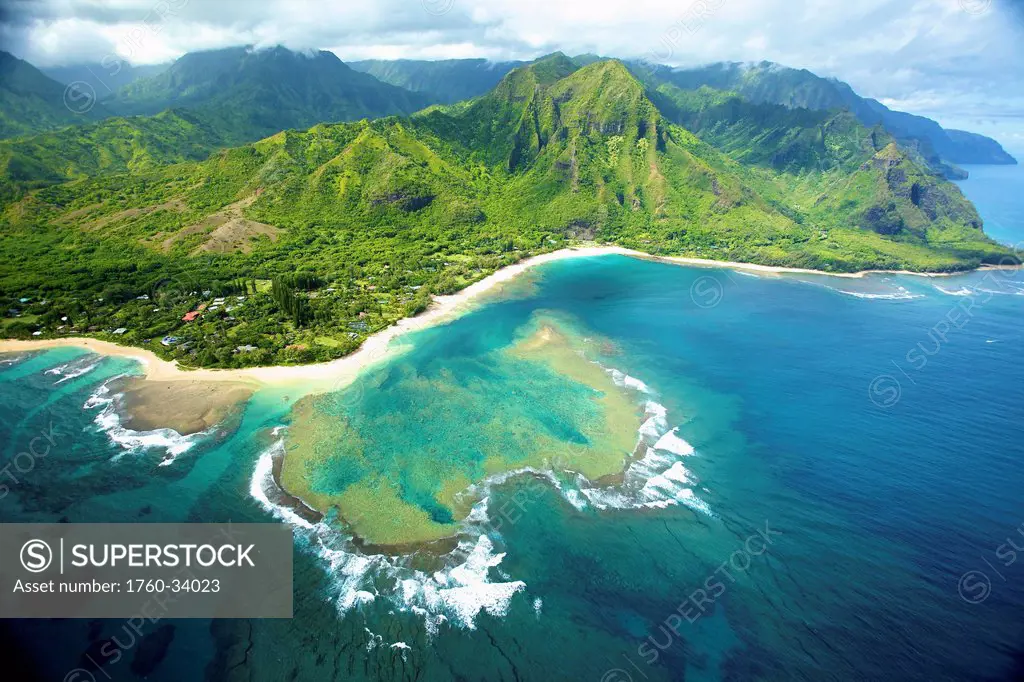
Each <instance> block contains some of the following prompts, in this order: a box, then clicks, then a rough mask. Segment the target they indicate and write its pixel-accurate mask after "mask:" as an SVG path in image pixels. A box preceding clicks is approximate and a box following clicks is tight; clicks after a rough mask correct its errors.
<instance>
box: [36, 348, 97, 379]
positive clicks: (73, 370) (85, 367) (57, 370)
mask: <svg viewBox="0 0 1024 682" xmlns="http://www.w3.org/2000/svg"><path fill="white" fill-rule="evenodd" d="M101 362H103V358H102V356H99V355H94V354H92V353H90V354H88V355H85V356H83V357H81V358H77V359H75V360H72V361H71V362H67V363H65V364H63V365H58V366H57V367H53V368H51V369H48V370H46V372H45V373H46V374H53V375H56V376H59V377H60V379H58V380H57V381H56V382H55V383H54V386H57V385H59V384H63V383H64V382H65V381H69V380H71V379H77V378H78V377H80V376H83V375H85V374H88V373H89V372H91V371H93V370H94V369H96V368H97V367H99V366H100V363H101Z"/></svg>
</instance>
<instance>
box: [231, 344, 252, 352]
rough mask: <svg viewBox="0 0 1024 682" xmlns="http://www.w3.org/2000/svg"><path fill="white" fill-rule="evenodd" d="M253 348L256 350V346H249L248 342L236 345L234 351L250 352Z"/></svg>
mask: <svg viewBox="0 0 1024 682" xmlns="http://www.w3.org/2000/svg"><path fill="white" fill-rule="evenodd" d="M254 350H257V349H256V346H250V345H248V344H246V345H244V346H236V347H235V352H236V353H251V352H252V351H254Z"/></svg>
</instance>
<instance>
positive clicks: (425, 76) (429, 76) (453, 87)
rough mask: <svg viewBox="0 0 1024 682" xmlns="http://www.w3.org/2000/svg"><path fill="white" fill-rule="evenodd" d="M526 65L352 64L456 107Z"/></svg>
mask: <svg viewBox="0 0 1024 682" xmlns="http://www.w3.org/2000/svg"><path fill="white" fill-rule="evenodd" d="M524 63H525V62H492V61H488V60H486V59H443V60H439V61H426V60H417V59H394V60H391V59H367V60H365V61H358V62H348V65H349V66H351V67H352V68H353V69H355V70H356V71H362V72H363V73H368V74H370V75H371V76H373V77H375V78H377V79H378V80H380V81H383V82H385V83H390V84H391V85H396V86H398V87H400V88H405V89H406V90H412V91H413V92H420V93H423V94H425V95H427V96H429V97H430V98H431V99H432V100H434V101H435V102H439V103H442V104H454V103H455V102H461V101H462V100H466V99H472V98H474V97H479V96H480V95H482V94H484V93H485V92H488V91H489V90H491V88H493V87H494V86H496V85H497V84H498V82H499V81H501V79H502V78H504V77H505V74H507V73H508V72H509V71H511V70H512V69H515V68H517V67H520V66H522V65H523V64H524Z"/></svg>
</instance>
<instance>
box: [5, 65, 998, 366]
mask: <svg viewBox="0 0 1024 682" xmlns="http://www.w3.org/2000/svg"><path fill="white" fill-rule="evenodd" d="M652 97H653V98H654V99H655V100H656V101H658V102H659V103H660V105H661V108H660V109H659V106H656V105H655V103H654V102H653V101H652V99H651V98H652ZM730 101H731V100H730V98H729V96H727V95H723V94H714V93H704V96H702V98H701V99H700V100H699V101H695V102H689V103H687V101H686V99H685V97H684V96H682V95H679V94H678V93H672V92H667V93H660V94H659V93H648V92H646V91H645V90H644V88H643V86H641V84H640V83H639V82H637V81H636V80H635V79H634V78H633V77H632V76H630V74H629V73H628V72H627V70H626V69H625V67H624V66H623V65H622V64H620V63H618V62H614V61H605V62H596V63H594V64H590V65H588V66H587V67H584V68H582V69H578V70H577V69H576V67H575V65H574V64H573V63H572V62H571V61H569V60H568V59H566V58H565V57H564V56H561V55H556V56H553V57H551V58H549V59H546V60H542V61H541V62H538V63H537V64H534V65H533V66H531V67H529V68H523V69H518V70H516V71H513V72H511V73H510V74H509V75H508V76H507V77H506V78H505V79H504V80H503V81H502V82H501V83H500V84H499V86H498V87H497V88H495V90H494V91H493V92H492V93H491V94H489V95H488V96H486V97H483V98H479V99H477V100H474V101H472V102H469V103H462V104H458V105H453V106H451V107H441V108H433V109H431V110H429V111H427V112H424V113H423V114H420V115H417V116H415V117H413V118H412V119H398V118H388V119H381V120H377V121H373V122H367V121H362V122H359V123H352V124H334V125H318V126H315V127H313V128H311V129H309V130H308V131H303V132H295V131H285V132H282V133H279V134H277V135H274V136H272V137H269V138H267V139H264V140H261V141H260V142H257V143H254V144H251V145H247V146H245V147H239V148H235V149H228V150H224V151H222V152H220V153H218V154H217V155H215V156H214V157H213V158H211V159H209V160H207V161H204V162H200V163H195V162H188V163H180V164H177V165H173V166H169V167H153V166H150V165H147V164H141V165H140V166H139V167H138V169H137V170H136V172H134V173H131V174H121V175H114V176H109V177H101V178H93V179H81V180H76V181H73V182H70V183H67V184H63V185H58V186H54V187H49V188H45V189H42V190H39V191H36V192H34V193H33V194H31V195H30V196H28V197H26V198H24V199H21V200H20V201H18V202H15V203H12V204H10V205H9V206H8V207H7V208H6V210H5V212H4V214H3V220H4V222H5V223H7V224H8V226H9V229H7V230H5V231H4V232H3V234H2V235H0V253H2V254H3V261H2V262H3V263H5V264H6V267H5V268H4V269H3V270H0V294H2V295H3V297H4V300H0V307H2V308H3V309H8V308H12V307H13V308H16V309H18V310H20V311H22V312H23V313H24V314H25V315H26V316H27V315H37V316H39V317H38V318H37V319H36V321H35V322H34V323H33V324H27V323H25V319H27V318H8V319H7V320H5V324H6V328H5V334H6V335H25V334H28V333H29V332H30V331H31V330H33V329H35V328H36V327H35V325H36V324H38V325H42V326H43V328H44V329H46V331H47V333H51V332H53V330H54V328H55V327H56V326H58V325H59V324H60V322H59V320H60V318H61V317H63V316H65V315H67V316H69V317H70V318H71V319H70V321H69V322H68V323H66V325H67V329H66V331H65V333H70V332H77V333H80V332H82V331H89V330H95V331H99V330H102V329H110V328H114V327H120V326H124V327H127V328H128V329H129V332H128V333H127V334H126V335H124V336H123V337H117V338H118V339H119V340H123V341H126V342H130V343H136V344H145V345H147V347H150V348H152V349H154V350H156V351H158V352H160V353H161V354H163V355H164V356H173V357H178V358H179V359H182V360H184V361H185V362H188V363H191V364H202V365H220V366H239V365H248V364H265V363H270V362H297V361H311V360H316V359H326V358H329V357H337V356H338V355H342V354H344V353H346V352H349V351H350V350H351V349H352V348H354V347H355V346H356V345H357V344H358V343H359V342H360V341H361V339H362V338H364V337H365V336H366V335H367V334H369V333H372V332H373V331H374V330H375V329H378V328H382V327H383V326H386V325H388V324H390V323H391V322H393V321H394V320H396V319H398V318H400V317H402V316H405V315H408V314H411V313H413V312H415V311H416V310H419V309H421V308H422V307H423V306H424V305H425V304H426V302H427V301H428V295H429V293H446V292H451V291H455V290H457V289H459V288H461V287H463V286H465V285H466V284H468V283H469V282H471V281H475V280H477V279H479V278H481V277H483V276H485V275H486V274H488V273H490V272H492V271H493V270H494V269H496V268H498V267H500V266H502V265H504V264H508V263H511V262H514V261H516V260H518V259H520V258H522V257H523V256H525V255H528V254H530V253H536V252H539V251H544V250H550V249H554V248H557V247H558V246H560V245H563V244H566V243H569V242H571V241H573V240H577V239H598V240H605V241H610V242H616V243H619V244H622V245H624V246H629V247H633V248H637V249H641V250H644V251H648V252H656V253H663V254H685V255H696V256H702V257H711V258H719V259H736V260H747V261H754V262H762V263H771V264H779V265H797V266H807V267H818V268H822V269H831V270H856V269H864V268H870V267H888V268H908V269H939V270H943V269H945V270H948V269H958V268H967V267H973V266H976V265H978V264H979V263H981V262H982V261H983V260H994V259H998V258H999V257H1001V256H1002V255H1003V254H1005V253H1006V250H1005V249H1003V248H1001V247H999V246H997V245H995V244H993V243H992V242H990V241H988V240H987V239H986V238H985V237H984V235H983V234H982V233H981V231H980V230H979V229H977V228H976V227H972V224H974V223H975V222H976V221H977V215H976V214H975V213H974V210H973V208H972V207H971V206H970V204H969V203H968V202H966V200H964V199H963V198H962V196H960V194H959V191H958V190H957V189H956V188H955V187H954V186H952V185H950V184H948V183H945V182H943V181H940V180H938V179H936V178H934V177H933V176H930V175H928V174H927V173H925V172H924V171H922V170H921V169H920V168H919V167H918V166H917V165H916V164H914V162H913V161H912V160H910V159H908V158H907V157H905V156H904V155H903V154H902V153H901V152H899V150H898V149H896V148H895V147H894V146H893V145H892V144H890V142H889V141H888V140H887V139H886V138H884V137H883V136H881V135H879V134H878V132H877V131H869V130H867V129H864V128H863V127H861V126H859V124H857V123H856V122H855V121H852V120H849V119H844V118H842V117H840V118H836V117H830V115H828V114H824V113H821V114H820V115H821V118H820V119H813V120H811V119H808V120H803V119H800V120H796V119H791V118H786V117H785V116H783V115H782V114H780V113H778V112H776V113H774V114H773V113H772V112H770V111H760V110H758V111H757V112H743V111H742V110H739V111H732V112H731V113H730V111H729V110H727V109H722V108H721V107H722V106H726V107H729V106H737V105H736V104H734V103H732V104H730ZM798 115H800V116H805V115H809V114H798ZM815 115H818V114H817V113H815ZM773 116H774V118H773ZM688 117H689V118H688ZM698 118H700V121H698V120H697V119H698ZM673 121H679V122H684V121H689V123H690V125H692V126H694V127H695V129H696V130H697V132H699V133H701V135H702V136H703V137H704V138H705V139H703V140H702V139H700V138H699V137H698V136H696V135H694V134H693V133H692V132H689V131H688V130H686V129H685V128H683V127H682V126H680V125H678V123H676V122H673ZM744 140H746V141H747V142H746V143H745V144H744V142H743V141H744ZM771 150H776V152H777V153H774V154H773V153H772V151H771ZM915 185H916V186H917V189H916V190H914V189H913V187H914V186H915ZM240 200H242V201H243V204H244V208H236V209H227V210H237V211H241V212H242V213H244V215H245V217H246V218H247V219H248V220H251V221H258V222H259V223H265V224H268V225H273V226H275V227H277V228H280V229H281V230H283V232H282V233H281V236H280V238H279V239H277V241H271V239H270V238H268V237H267V236H257V234H258V233H255V232H254V233H252V236H251V238H250V240H249V241H248V243H246V247H247V248H246V249H245V251H248V252H242V251H241V250H239V251H237V252H235V253H230V254H215V253H209V252H206V251H203V250H202V245H203V243H204V242H205V241H206V240H207V239H208V232H210V230H212V229H214V228H215V227H216V226H217V225H218V224H220V223H218V222H217V216H221V217H223V216H225V215H227V213H226V209H225V207H228V206H232V205H235V204H236V202H239V201H240ZM243 204H239V205H238V206H239V207H241V206H242V205H243ZM243 223H244V221H243V222H242V223H240V224H243ZM243 227H244V224H243ZM240 229H241V228H240ZM882 232H885V233H886V234H881V233H882ZM244 234H245V232H244V230H243V235H244ZM300 272H301V273H305V275H306V277H304V278H298V279H296V278H295V275H296V273H300ZM289 278H291V279H289ZM275 279H276V280H277V283H276V285H275V286H272V283H271V281H270V280H275ZM305 280H310V281H312V283H310V282H308V281H305ZM281 289H287V290H289V291H292V292H295V293H294V297H295V298H298V299H301V303H300V304H299V305H300V307H304V309H303V314H300V315H296V313H295V304H294V301H291V300H289V301H284V300H281V299H280V298H275V297H274V296H272V295H271V293H270V291H271V290H273V291H276V292H280V290H281ZM204 290H209V291H210V292H211V294H209V295H206V296H204V295H203V294H202V293H201V292H203V291H204ZM307 290H311V291H307ZM228 293H230V294H232V295H245V296H247V297H248V298H247V300H246V301H245V302H244V303H241V302H240V303H239V304H237V305H235V309H234V310H232V311H227V310H226V309H224V308H221V309H220V310H218V311H216V312H215V313H207V314H206V315H204V317H203V318H202V319H201V321H199V322H197V323H193V324H189V325H184V324H183V323H181V322H180V317H181V315H183V314H184V312H186V311H188V310H190V309H192V308H194V307H195V306H196V305H197V304H198V303H199V302H200V301H201V300H206V301H209V300H210V298H211V297H213V296H216V295H218V294H228ZM141 295H146V296H148V297H149V299H148V300H142V301H140V300H138V299H137V297H138V296H141ZM20 297H31V298H33V299H35V300H36V301H38V299H40V298H43V299H48V303H47V304H46V305H41V304H39V303H36V302H30V303H29V304H27V305H21V304H19V303H18V302H17V299H18V298H20ZM98 299H102V300H98ZM154 308H156V309H157V310H154ZM72 328H73V329H72ZM168 333H174V334H175V335H178V336H181V337H183V339H185V340H186V341H188V342H189V343H190V344H191V345H190V346H189V347H188V348H187V349H184V350H183V349H182V348H181V347H178V348H176V349H175V350H173V351H172V350H168V349H166V348H164V347H163V346H160V345H159V344H158V343H156V342H155V341H151V342H149V343H148V344H146V343H145V339H157V338H159V337H160V336H162V335H164V334H168ZM246 344H251V345H254V346H257V347H258V349H259V350H257V351H254V352H245V353H234V352H232V350H233V349H234V348H235V347H236V346H240V345H246Z"/></svg>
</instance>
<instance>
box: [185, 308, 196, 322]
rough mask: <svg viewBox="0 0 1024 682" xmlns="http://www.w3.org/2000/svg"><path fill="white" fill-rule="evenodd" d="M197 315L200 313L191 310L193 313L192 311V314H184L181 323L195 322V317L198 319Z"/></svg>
mask: <svg viewBox="0 0 1024 682" xmlns="http://www.w3.org/2000/svg"><path fill="white" fill-rule="evenodd" d="M199 315H200V311H198V310H193V311H192V312H190V313H185V317H183V318H181V320H182V322H192V321H194V320H195V319H196V318H197V317H199Z"/></svg>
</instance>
